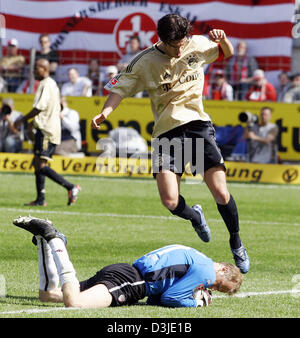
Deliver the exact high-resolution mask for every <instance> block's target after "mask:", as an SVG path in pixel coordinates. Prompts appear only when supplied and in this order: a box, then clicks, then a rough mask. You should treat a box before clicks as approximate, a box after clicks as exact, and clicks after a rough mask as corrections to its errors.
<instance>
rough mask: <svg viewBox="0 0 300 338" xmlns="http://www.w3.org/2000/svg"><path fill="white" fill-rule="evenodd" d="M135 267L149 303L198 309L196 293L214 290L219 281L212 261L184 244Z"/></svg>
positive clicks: (167, 248)
mask: <svg viewBox="0 0 300 338" xmlns="http://www.w3.org/2000/svg"><path fill="white" fill-rule="evenodd" d="M133 266H135V267H136V268H137V269H138V270H139V271H140V272H141V274H142V276H143V278H144V280H145V284H146V295H147V296H148V300H147V303H148V304H149V305H155V304H156V305H164V306H171V307H196V306H197V304H196V301H195V300H194V299H193V290H194V289H195V288H196V287H198V286H200V285H201V286H203V287H204V288H208V287H210V286H211V285H212V284H213V283H214V282H215V279H216V272H215V269H214V265H213V261H212V259H210V258H208V257H207V256H205V255H204V254H203V253H201V252H199V251H197V250H195V249H193V248H190V247H187V246H183V245H177V244H174V245H169V246H165V247H163V248H161V249H157V250H154V251H152V252H149V253H147V254H146V255H145V256H143V257H141V258H139V259H137V260H136V261H135V262H134V263H133Z"/></svg>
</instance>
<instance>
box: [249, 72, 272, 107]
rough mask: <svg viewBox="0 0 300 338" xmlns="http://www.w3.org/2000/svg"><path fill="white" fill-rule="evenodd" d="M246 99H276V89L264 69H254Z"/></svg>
mask: <svg viewBox="0 0 300 338" xmlns="http://www.w3.org/2000/svg"><path fill="white" fill-rule="evenodd" d="M245 99H246V100H248V101H276V99H277V93H276V89H275V88H274V86H273V85H272V83H270V82H268V80H267V79H266V77H265V72H264V71H263V70H262V69H256V71H254V74H253V78H252V85H251V87H250V89H249V91H248V92H247V94H246V97H245Z"/></svg>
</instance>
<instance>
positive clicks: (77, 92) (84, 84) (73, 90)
mask: <svg viewBox="0 0 300 338" xmlns="http://www.w3.org/2000/svg"><path fill="white" fill-rule="evenodd" d="M68 78H69V82H66V83H64V84H63V85H62V87H61V95H62V96H86V97H91V96H92V81H91V80H90V79H88V78H87V77H85V76H80V74H79V72H78V70H77V69H76V68H70V69H69V70H68Z"/></svg>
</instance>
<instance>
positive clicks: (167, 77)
mask: <svg viewBox="0 0 300 338" xmlns="http://www.w3.org/2000/svg"><path fill="white" fill-rule="evenodd" d="M163 78H164V80H167V79H170V78H171V74H170V73H169V72H166V73H165V75H164V76H163Z"/></svg>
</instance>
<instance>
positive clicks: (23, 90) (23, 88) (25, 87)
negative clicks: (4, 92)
mask: <svg viewBox="0 0 300 338" xmlns="http://www.w3.org/2000/svg"><path fill="white" fill-rule="evenodd" d="M39 84H40V81H38V80H36V79H34V83H33V88H32V91H31V89H30V81H29V80H28V79H27V80H24V81H23V82H22V83H21V84H20V86H19V87H18V88H17V90H16V93H18V94H32V93H33V94H35V93H36V90H37V88H38V86H39Z"/></svg>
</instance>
